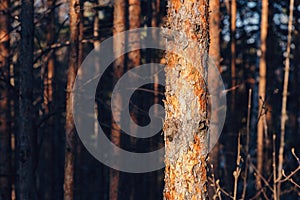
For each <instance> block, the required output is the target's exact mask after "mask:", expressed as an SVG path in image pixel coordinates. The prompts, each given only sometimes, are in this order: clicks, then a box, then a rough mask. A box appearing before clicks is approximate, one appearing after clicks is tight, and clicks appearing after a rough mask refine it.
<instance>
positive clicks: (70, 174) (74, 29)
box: [64, 0, 80, 200]
mask: <svg viewBox="0 0 300 200" xmlns="http://www.w3.org/2000/svg"><path fill="white" fill-rule="evenodd" d="M69 6H70V7H69V9H70V55H69V70H68V82H67V94H66V145H65V176H64V199H65V200H73V196H74V153H75V136H74V134H75V125H74V119H73V114H72V99H71V92H72V89H73V85H74V82H75V78H76V73H77V69H78V57H79V52H78V49H79V39H78V38H79V20H80V18H79V15H80V2H79V0H70V4H69Z"/></svg>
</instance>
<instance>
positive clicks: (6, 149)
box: [0, 0, 12, 200]
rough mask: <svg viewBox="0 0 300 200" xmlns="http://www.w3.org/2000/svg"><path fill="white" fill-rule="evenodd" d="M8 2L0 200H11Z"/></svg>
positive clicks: (0, 108)
mask: <svg viewBox="0 0 300 200" xmlns="http://www.w3.org/2000/svg"><path fill="white" fill-rule="evenodd" d="M9 5H10V1H9V0H4V1H2V4H1V7H0V52H1V53H0V72H1V73H2V74H3V78H4V80H3V81H1V82H0V152H1V154H0V185H1V187H0V200H2V199H3V200H5V199H11V179H12V176H11V125H10V121H9V120H10V98H9V96H10V95H9V91H8V90H7V88H8V86H7V84H8V83H9V58H10V56H9V39H10V38H9V30H10V28H9V27H10V23H9V13H10V12H9V8H10V6H9Z"/></svg>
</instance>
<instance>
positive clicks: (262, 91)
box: [256, 0, 268, 189]
mask: <svg viewBox="0 0 300 200" xmlns="http://www.w3.org/2000/svg"><path fill="white" fill-rule="evenodd" d="M267 34H268V0H263V1H262V13H261V30H260V42H261V44H260V50H261V56H260V60H259V84H258V96H259V99H258V107H259V109H260V111H259V114H260V115H261V114H262V112H264V108H263V106H264V105H263V102H264V101H265V98H266V87H267V81H266V75H267V63H266V51H267ZM260 98H261V99H260ZM265 117H266V116H265V115H264V114H263V115H261V116H260V120H259V121H258V124H257V170H258V172H259V173H260V174H263V156H264V155H263V154H264V141H263V139H264V121H265ZM256 188H257V189H260V188H261V180H260V176H256Z"/></svg>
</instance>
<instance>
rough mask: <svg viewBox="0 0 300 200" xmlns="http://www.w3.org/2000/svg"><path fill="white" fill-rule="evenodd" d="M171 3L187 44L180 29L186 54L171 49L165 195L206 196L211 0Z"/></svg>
mask: <svg viewBox="0 0 300 200" xmlns="http://www.w3.org/2000/svg"><path fill="white" fill-rule="evenodd" d="M168 4H169V5H168V6H169V10H168V21H167V26H169V28H171V29H172V30H175V31H180V32H183V33H182V34H186V38H187V40H188V42H187V46H186V42H182V43H181V42H179V41H180V39H179V38H176V37H177V36H176V35H177V34H175V36H174V37H175V38H174V40H173V41H174V43H175V45H174V46H173V47H174V51H175V48H176V49H181V51H182V53H183V55H185V56H182V55H178V54H174V53H167V55H166V60H167V66H166V68H165V71H166V93H165V95H166V100H165V110H166V116H165V122H164V128H163V130H164V136H165V137H164V138H165V151H166V154H165V165H166V168H165V189H164V199H166V200H178V199H186V200H196V199H206V198H207V186H206V183H207V177H206V153H207V147H208V134H207V126H208V124H207V121H208V120H207V88H206V81H207V80H206V77H207V66H206V65H207V54H208V46H209V29H208V13H209V10H208V8H209V6H208V5H209V1H208V0H198V1H194V2H191V1H179V0H169V2H168ZM187 13H189V14H187ZM194 42H195V43H196V45H193V43H194ZM183 45H184V46H183ZM171 50H172V49H171ZM187 56H189V60H190V62H187Z"/></svg>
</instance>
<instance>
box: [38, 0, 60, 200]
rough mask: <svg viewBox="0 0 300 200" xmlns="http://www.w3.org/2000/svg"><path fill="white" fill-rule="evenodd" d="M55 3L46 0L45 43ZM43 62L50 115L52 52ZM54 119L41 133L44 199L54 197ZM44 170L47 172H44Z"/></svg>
mask: <svg viewBox="0 0 300 200" xmlns="http://www.w3.org/2000/svg"><path fill="white" fill-rule="evenodd" d="M55 3H56V0H47V9H48V10H49V15H48V18H49V20H48V26H47V33H46V41H47V45H48V46H51V45H52V44H53V43H54V41H53V40H54V37H55V24H54V23H55V10H54V7H55ZM45 57H46V58H45V64H46V71H45V75H44V95H43V97H44V105H43V108H44V115H51V113H52V112H53V106H52V105H53V77H54V66H55V56H54V52H53V51H50V52H49V54H47V55H46V56H45ZM53 127H54V120H53V117H49V119H48V120H47V121H46V123H45V126H44V127H43V129H42V131H43V133H42V134H43V135H42V137H43V138H42V145H41V153H40V155H41V156H40V158H39V159H40V162H39V165H40V166H41V167H39V169H40V170H39V172H38V173H39V176H38V177H39V178H40V181H41V182H42V183H44V184H41V185H40V188H41V191H42V192H41V193H42V194H43V196H42V197H43V198H44V199H45V200H52V199H54V196H53V195H54V194H55V193H54V187H55V183H54V168H51V169H49V170H47V169H48V166H50V165H52V163H54V160H53V159H54V148H55V147H54V137H55V136H54V128H53ZM45 170H47V171H48V173H45Z"/></svg>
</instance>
